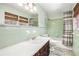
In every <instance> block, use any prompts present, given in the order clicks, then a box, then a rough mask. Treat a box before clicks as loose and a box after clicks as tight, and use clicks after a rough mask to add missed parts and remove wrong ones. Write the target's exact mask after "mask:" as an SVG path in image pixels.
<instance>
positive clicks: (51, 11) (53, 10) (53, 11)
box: [39, 3, 75, 18]
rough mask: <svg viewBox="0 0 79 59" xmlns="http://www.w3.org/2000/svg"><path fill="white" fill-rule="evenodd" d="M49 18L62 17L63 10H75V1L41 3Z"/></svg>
mask: <svg viewBox="0 0 79 59" xmlns="http://www.w3.org/2000/svg"><path fill="white" fill-rule="evenodd" d="M39 5H40V6H41V8H42V9H44V11H45V12H46V13H47V16H48V18H56V17H62V16H63V12H65V11H68V10H73V8H74V6H75V3H39Z"/></svg>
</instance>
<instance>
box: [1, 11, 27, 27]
mask: <svg viewBox="0 0 79 59" xmlns="http://www.w3.org/2000/svg"><path fill="white" fill-rule="evenodd" d="M27 24H28V18H26V17H23V16H19V15H15V14H13V13H10V12H0V25H9V26H21V25H24V26H26V25H27Z"/></svg>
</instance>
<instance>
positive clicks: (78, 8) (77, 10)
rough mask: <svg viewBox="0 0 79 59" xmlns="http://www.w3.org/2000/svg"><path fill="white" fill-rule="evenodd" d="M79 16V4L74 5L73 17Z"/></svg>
mask: <svg viewBox="0 0 79 59" xmlns="http://www.w3.org/2000/svg"><path fill="white" fill-rule="evenodd" d="M78 14H79V3H77V4H76V6H75V7H74V17H76V16H77V15H78Z"/></svg>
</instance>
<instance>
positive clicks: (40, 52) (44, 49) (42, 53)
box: [33, 41, 50, 56]
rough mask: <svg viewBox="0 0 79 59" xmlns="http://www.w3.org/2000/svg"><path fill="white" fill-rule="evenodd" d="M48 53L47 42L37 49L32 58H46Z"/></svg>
mask: <svg viewBox="0 0 79 59" xmlns="http://www.w3.org/2000/svg"><path fill="white" fill-rule="evenodd" d="M49 53H50V46H49V41H48V42H47V43H46V44H45V45H44V46H43V47H42V48H41V49H39V50H38V51H37V52H36V53H35V54H34V55H33V56H48V55H49Z"/></svg>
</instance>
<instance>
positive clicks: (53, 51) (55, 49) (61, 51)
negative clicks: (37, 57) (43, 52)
mask: <svg viewBox="0 0 79 59" xmlns="http://www.w3.org/2000/svg"><path fill="white" fill-rule="evenodd" d="M49 56H75V55H74V53H73V50H72V49H66V48H62V47H61V46H55V45H51V44H50V54H49Z"/></svg>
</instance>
